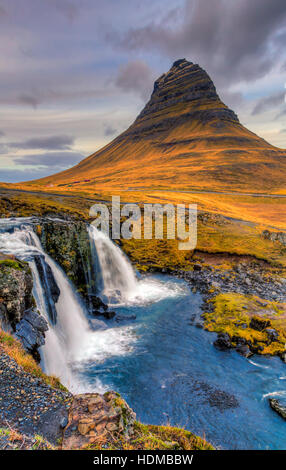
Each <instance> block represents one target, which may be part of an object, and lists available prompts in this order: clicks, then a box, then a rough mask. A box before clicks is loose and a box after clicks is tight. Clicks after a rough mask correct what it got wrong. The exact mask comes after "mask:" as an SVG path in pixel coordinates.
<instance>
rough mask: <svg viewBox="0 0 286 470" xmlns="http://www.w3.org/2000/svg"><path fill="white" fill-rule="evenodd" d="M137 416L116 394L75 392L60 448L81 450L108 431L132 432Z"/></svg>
mask: <svg viewBox="0 0 286 470" xmlns="http://www.w3.org/2000/svg"><path fill="white" fill-rule="evenodd" d="M135 419H136V415H135V413H134V411H133V410H132V409H131V408H129V406H128V405H127V403H126V402H125V400H123V399H122V398H121V397H120V395H119V394H118V393H115V392H107V393H105V394H104V395H100V394H98V393H85V394H82V395H76V396H74V398H73V402H72V405H71V408H70V411H69V420H68V424H67V426H66V428H65V429H64V432H63V442H62V448H63V449H83V448H86V447H87V446H88V445H90V444H92V443H94V442H96V441H98V442H100V440H102V438H104V437H106V435H108V434H113V435H115V436H116V435H118V436H119V435H124V437H125V439H127V440H128V439H129V438H130V437H131V436H132V435H133V433H134V423H135Z"/></svg>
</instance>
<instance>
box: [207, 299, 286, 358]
mask: <svg viewBox="0 0 286 470" xmlns="http://www.w3.org/2000/svg"><path fill="white" fill-rule="evenodd" d="M211 302H212V304H213V311H211V312H207V313H204V315H203V317H204V327H205V329H207V330H208V331H214V332H216V333H228V334H229V336H230V337H231V338H233V337H234V336H239V337H241V338H244V339H245V340H246V341H247V342H249V343H250V344H252V345H253V346H255V347H259V346H260V347H261V348H263V350H262V351H259V353H260V354H270V355H279V354H281V353H282V352H284V351H285V343H286V325H285V319H284V317H283V315H284V314H285V307H286V306H285V304H278V303H276V302H269V301H267V300H262V299H259V298H258V297H256V296H246V295H242V294H237V293H224V294H219V295H217V296H216V297H214V298H213V299H211ZM253 318H257V319H259V320H262V319H263V320H269V322H270V326H269V328H274V329H275V330H276V331H277V332H278V334H279V336H278V340H277V341H274V342H272V343H270V342H269V338H268V335H267V332H266V331H264V330H263V331H258V330H256V329H253V328H251V327H250V322H251V320H252V319H253Z"/></svg>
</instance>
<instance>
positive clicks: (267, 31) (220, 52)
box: [107, 0, 286, 83]
mask: <svg viewBox="0 0 286 470" xmlns="http://www.w3.org/2000/svg"><path fill="white" fill-rule="evenodd" d="M181 18H182V20H181V22H178V21H177V20H176V21H175V22H173V20H172V16H171V18H170V20H169V21H166V20H164V21H162V20H161V19H160V18H159V19H158V20H153V21H152V22H149V24H147V25H144V26H142V27H137V28H136V27H134V28H130V29H129V31H127V32H123V33H118V32H116V31H111V32H109V33H108V34H107V40H109V41H111V42H112V43H113V45H114V46H116V45H117V46H119V47H121V48H122V49H124V50H126V51H147V52H151V51H152V52H153V51H156V50H157V51H159V52H160V53H164V54H167V56H169V57H170V58H172V59H176V58H180V57H184V56H186V57H187V58H189V60H191V61H193V62H195V61H197V62H199V63H200V64H201V65H202V66H204V67H205V68H207V70H208V71H210V73H213V74H215V77H216V80H217V81H218V80H219V81H220V82H221V83H228V82H229V79H232V81H236V82H239V81H240V80H246V81H248V80H252V79H254V78H260V77H262V76H265V75H266V74H267V73H268V72H269V71H270V70H271V69H272V68H273V67H274V66H275V65H276V64H277V61H278V60H279V59H280V57H281V55H282V51H283V47H281V44H280V40H281V38H280V37H278V36H277V32H278V31H279V30H280V29H282V28H283V27H284V25H285V20H286V8H285V0H273V1H271V2H269V0H252V1H251V2H249V0H240V1H239V2H238V1H230V0H212V1H211V2H210V1H209V0H192V1H191V0H186V1H185V3H184V7H183V9H182V11H181Z"/></svg>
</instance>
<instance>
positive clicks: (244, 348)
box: [235, 344, 253, 357]
mask: <svg viewBox="0 0 286 470" xmlns="http://www.w3.org/2000/svg"><path fill="white" fill-rule="evenodd" d="M235 350H236V351H237V352H238V353H239V354H241V355H242V356H244V357H250V356H253V353H252V352H251V351H250V349H249V347H248V346H247V345H246V344H240V345H239V346H237V348H236V349H235Z"/></svg>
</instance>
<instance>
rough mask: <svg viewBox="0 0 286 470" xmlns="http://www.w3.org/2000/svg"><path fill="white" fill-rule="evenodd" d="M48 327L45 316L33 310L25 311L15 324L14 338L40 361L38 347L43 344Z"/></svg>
mask: <svg viewBox="0 0 286 470" xmlns="http://www.w3.org/2000/svg"><path fill="white" fill-rule="evenodd" d="M48 329H49V326H48V323H47V321H46V320H45V318H44V317H43V316H41V315H40V314H39V313H38V312H34V311H33V310H28V311H27V312H25V313H24V316H23V318H22V320H21V321H19V323H17V325H16V333H15V336H16V338H18V339H19V340H20V341H21V343H22V345H23V346H24V348H25V350H26V351H28V352H30V353H31V354H32V356H33V357H34V358H35V359H36V360H37V361H38V362H40V354H39V351H38V348H40V347H41V346H43V345H44V344H45V333H46V331H48Z"/></svg>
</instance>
